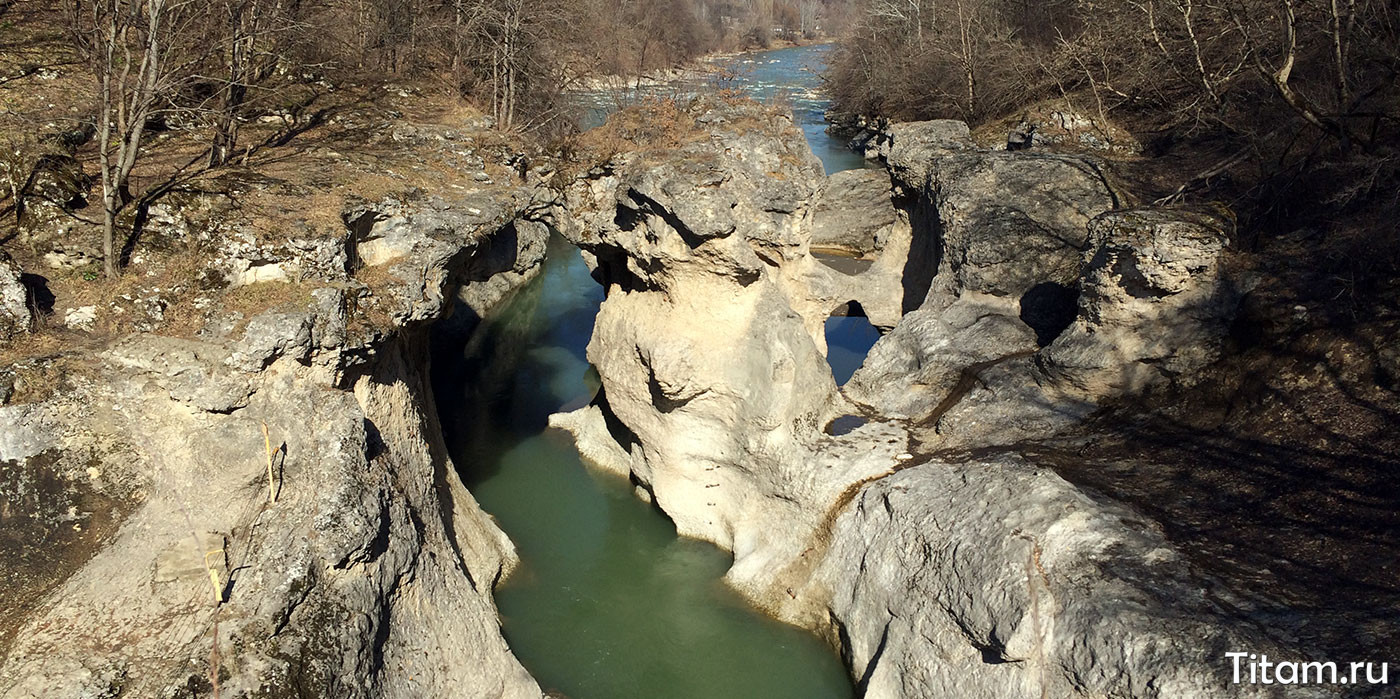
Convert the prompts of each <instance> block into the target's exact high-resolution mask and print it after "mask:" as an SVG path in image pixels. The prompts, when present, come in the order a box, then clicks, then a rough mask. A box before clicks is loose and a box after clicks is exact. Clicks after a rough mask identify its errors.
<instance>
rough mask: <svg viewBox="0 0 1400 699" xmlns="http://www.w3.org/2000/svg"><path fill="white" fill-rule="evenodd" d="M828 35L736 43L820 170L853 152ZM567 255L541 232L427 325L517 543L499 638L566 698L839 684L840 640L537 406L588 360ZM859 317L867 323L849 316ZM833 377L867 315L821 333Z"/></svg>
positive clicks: (471, 459)
mask: <svg viewBox="0 0 1400 699" xmlns="http://www.w3.org/2000/svg"><path fill="white" fill-rule="evenodd" d="M826 50H827V48H826V47H799V48H792V49H782V50H778V51H771V52H763V53H757V54H751V55H748V56H744V57H741V58H740V59H738V60H742V61H749V62H751V63H749V65H751V66H752V67H753V69H752V70H751V71H748V72H747V73H746V75H747V76H748V77H747V79H746V85H748V86H750V87H751V88H752V89H753V90H754V91H756V92H757V93H760V94H759V95H758V96H763V94H768V95H771V94H775V93H776V92H778V91H786V92H788V93H791V94H794V95H796V96H795V97H794V98H793V101H794V117H795V120H797V121H798V122H799V123H800V124H801V125H802V128H803V131H804V133H805V134H806V135H807V137H808V141H809V143H811V144H812V146H813V150H814V152H815V153H816V154H817V155H819V156H820V157H821V158H822V160H823V163H824V165H825V166H826V168H827V169H828V170H829V171H830V170H834V169H847V168H850V167H856V166H861V165H862V164H863V161H862V159H861V158H859V157H858V156H856V155H855V154H854V153H852V152H850V151H849V150H846V149H844V147H843V145H842V144H841V143H840V141H839V140H837V139H834V138H832V137H830V136H828V135H827V134H826V133H825V131H824V124H823V123H822V121H821V120H822V108H823V103H822V102H821V101H820V98H819V97H817V96H816V93H815V92H814V90H815V88H816V85H817V81H818V79H819V78H818V76H817V74H816V72H815V67H816V66H817V65H818V64H819V62H820V60H821V57H822V56H823V55H824V53H825V51H826ZM603 295H604V294H603V288H602V287H601V286H600V285H599V284H598V283H597V282H596V281H594V280H593V279H592V278H591V277H590V275H589V271H588V268H587V267H586V266H585V264H584V262H583V259H582V257H581V256H580V254H579V251H578V250H577V249H576V248H574V247H573V246H572V245H570V244H569V243H568V242H566V241H565V240H563V239H562V238H560V237H559V236H557V235H555V236H552V237H551V240H550V243H549V247H548V252H547V255H546V261H545V263H544V267H543V269H542V271H541V272H540V274H539V275H538V276H537V277H535V278H534V279H533V280H532V281H531V282H529V283H528V284H527V285H526V286H525V287H523V288H521V289H519V290H518V291H516V292H515V293H514V294H513V295H512V296H511V297H510V298H509V299H508V300H506V301H505V302H504V303H503V304H502V305H501V306H500V307H498V308H497V309H495V310H494V311H493V312H492V313H491V314H490V315H489V317H487V318H485V319H484V320H483V321H482V322H481V324H480V325H479V326H478V327H477V328H476V329H475V330H474V331H473V332H471V333H470V334H469V335H467V336H465V337H463V336H455V337H454V336H453V335H452V333H450V332H446V331H444V332H440V333H439V336H438V338H437V341H436V347H435V351H434V358H433V367H434V369H433V371H434V384H435V387H434V392H435V395H436V396H437V401H438V410H439V412H440V414H441V418H442V423H443V429H444V433H445V435H446V438H447V442H448V448H449V451H450V452H451V456H452V459H453V461H454V463H456V464H457V465H458V468H459V469H460V472H461V475H462V478H463V480H464V482H465V483H466V484H467V485H468V487H469V488H470V490H471V491H472V493H473V494H474V495H475V497H476V498H477V500H478V501H479V502H480V504H481V506H482V507H483V508H484V509H485V510H486V511H487V512H489V513H490V514H492V515H493V516H494V517H495V518H496V519H497V521H498V522H499V523H500V525H501V527H502V529H503V530H504V531H505V532H506V533H507V534H508V535H509V536H510V538H511V540H512V541H514V542H515V544H516V546H517V547H518V549H519V554H520V558H521V562H522V563H521V566H520V568H519V569H518V570H517V571H516V572H515V573H514V574H513V575H512V576H511V577H510V578H509V579H508V580H507V581H505V582H504V583H503V584H502V585H501V586H500V587H499V588H498V589H497V591H496V600H497V604H498V606H499V608H500V614H501V619H502V625H503V629H504V633H505V636H506V639H507V641H508V642H509V644H510V647H511V649H512V651H514V653H515V654H516V655H517V657H519V658H520V660H521V662H522V663H523V664H524V665H525V667H526V668H527V669H528V670H529V671H530V672H531V673H532V674H533V675H534V676H535V678H536V679H537V680H538V681H539V683H540V685H541V688H543V689H544V690H545V691H547V692H556V693H559V694H561V695H563V696H568V697H571V698H573V699H590V698H598V699H606V698H612V697H674V698H689V697H694V698H696V699H701V698H709V697H714V698H719V697H770V698H775V699H778V698H782V697H792V698H793V699H799V698H800V699H823V698H831V699H839V698H843V697H850V696H852V695H853V689H852V685H851V681H850V679H849V677H848V675H847V672H846V669H845V668H844V667H843V665H842V663H841V661H840V659H839V658H838V657H837V655H836V653H835V652H834V651H833V649H832V648H830V647H829V646H828V645H827V644H826V643H825V642H824V641H823V640H821V639H819V638H818V637H816V636H815V635H813V634H811V633H809V632H807V631H804V630H801V629H799V628H797V627H794V626H790V625H787V624H784V623H781V622H779V621H776V620H774V619H772V618H770V617H768V616H767V615H765V614H763V613H762V612H761V611H759V610H757V609H755V608H753V607H752V606H751V605H749V604H748V603H746V602H745V601H744V600H742V599H741V598H740V596H739V595H738V594H736V593H735V592H734V591H733V590H731V589H730V588H729V587H728V586H726V585H725V584H724V582H723V581H722V580H721V578H722V577H723V575H724V573H725V571H726V570H727V569H728V568H729V566H730V564H731V556H730V555H729V554H728V553H726V552H724V551H722V550H720V549H719V548H716V547H715V546H713V545H711V544H709V543H705V542H701V541H696V540H692V539H687V538H682V537H678V536H677V534H676V529H675V527H674V525H673V524H672V523H671V521H670V520H669V519H667V517H666V516H665V515H664V514H663V513H662V512H661V511H660V510H659V509H657V508H656V507H654V506H652V505H650V504H648V503H647V502H644V501H643V500H642V499H639V498H638V497H636V495H635V494H634V493H633V486H632V485H631V484H629V483H628V482H627V481H626V480H625V479H622V478H619V477H616V476H612V475H608V474H603V473H598V472H595V471H592V470H590V469H588V468H586V467H585V466H584V464H583V463H582V462H581V460H580V458H579V455H578V452H577V451H576V449H575V447H574V445H573V443H572V442H571V441H570V439H569V438H568V437H567V435H565V434H563V433H562V432H559V431H557V430H551V429H549V428H548V427H547V420H548V417H549V415H550V414H552V413H555V412H559V411H561V410H571V409H574V408H577V407H579V406H581V405H584V404H586V403H587V402H588V401H589V400H591V399H592V398H593V397H594V395H595V393H596V392H597V390H598V386H599V384H598V380H597V377H596V374H595V373H594V372H593V371H592V369H591V367H590V366H589V364H588V361H587V358H586V356H585V349H586V347H587V345H588V342H589V338H590V336H591V334H592V331H593V324H594V318H595V317H596V316H597V314H598V309H599V304H600V303H601V302H602V300H603ZM862 325H863V326H864V327H862ZM828 337H829V338H831V340H830V341H831V344H832V347H833V353H834V356H839V360H834V362H835V364H836V365H837V366H836V371H837V373H838V374H840V376H838V377H837V378H838V380H844V379H845V378H846V377H848V376H849V374H850V372H852V371H854V369H855V367H856V366H858V365H859V363H860V359H861V358H863V355H864V351H865V350H868V349H869V345H870V344H873V342H874V340H875V339H876V338H878V335H877V334H875V333H874V331H873V329H872V328H869V324H868V323H865V321H864V319H863V318H849V317H841V318H833V322H832V324H831V326H830V328H829V330H828Z"/></svg>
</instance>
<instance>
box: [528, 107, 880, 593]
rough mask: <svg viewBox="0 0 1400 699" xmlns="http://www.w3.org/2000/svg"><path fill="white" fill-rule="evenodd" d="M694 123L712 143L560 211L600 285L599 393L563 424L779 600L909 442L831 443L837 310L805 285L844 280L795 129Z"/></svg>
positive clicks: (654, 161) (753, 122)
mask: <svg viewBox="0 0 1400 699" xmlns="http://www.w3.org/2000/svg"><path fill="white" fill-rule="evenodd" d="M686 116H687V118H690V119H694V120H696V124H698V125H699V126H697V128H704V129H706V131H705V132H704V133H705V134H706V135H705V136H704V137H703V138H700V139H696V140H692V141H690V142H689V143H687V144H685V145H683V146H680V147H678V148H675V149H668V150H665V151H663V152H660V153H655V152H649V153H640V154H633V155H631V156H626V157H624V158H621V159H619V160H617V161H615V162H613V163H610V164H609V167H608V168H606V169H599V170H597V171H595V172H594V173H593V174H591V175H585V176H583V177H582V178H581V179H580V180H579V181H578V182H576V183H575V184H574V185H573V186H571V187H570V188H569V189H568V190H567V191H566V192H565V197H564V199H563V202H562V204H563V205H562V206H561V207H560V208H558V209H556V210H555V211H554V213H553V215H554V216H555V217H556V219H557V220H558V221H559V227H560V228H561V229H562V230H563V232H564V233H565V234H566V235H568V236H570V237H572V238H574V239H575V240H576V241H577V242H578V243H579V245H580V246H581V247H582V248H583V249H584V250H585V251H586V252H588V253H589V254H590V255H592V256H593V257H594V258H595V259H596V260H597V264H598V270H597V273H598V276H599V277H600V279H602V280H603V281H604V283H605V284H606V286H607V299H606V300H605V301H604V302H603V304H602V308H601V310H600V312H599V314H598V319H597V323H596V325H595V330H594V335H593V340H592V342H591V343H590V344H589V347H588V359H589V361H590V362H591V363H592V364H593V365H594V367H596V368H597V370H598V373H599V376H600V377H601V378H602V383H603V391H602V392H603V395H604V396H605V397H606V398H605V400H603V401H601V402H600V404H599V405H597V406H592V407H589V408H585V409H583V410H581V411H579V412H577V413H574V414H572V415H568V416H562V417H560V418H557V419H556V421H555V422H556V424H559V425H561V426H565V427H567V428H569V429H571V430H572V431H574V432H575V433H576V434H577V435H578V436H579V440H580V443H581V445H582V448H583V449H584V450H585V452H586V453H587V455H588V456H590V458H592V459H593V460H595V461H597V462H599V463H601V464H602V465H604V466H606V467H609V468H612V469H615V470H618V471H620V472H622V473H624V474H626V475H628V476H630V477H631V478H633V479H634V480H635V481H636V482H637V483H638V484H639V485H640V486H641V487H643V488H645V489H646V490H647V491H648V492H649V493H650V494H651V496H652V497H654V498H655V500H656V502H657V503H658V504H659V505H660V506H661V507H662V509H664V510H665V511H666V512H667V513H668V514H669V515H670V516H671V517H672V519H673V520H675V523H676V527H677V530H678V531H679V532H680V533H681V534H682V535H685V536H693V537H697V538H702V539H706V540H708V541H712V542H715V543H716V544H719V545H720V546H723V547H724V548H726V549H729V550H731V551H733V552H734V554H735V565H734V568H733V570H732V571H731V573H730V580H731V581H733V582H734V583H735V584H736V585H738V586H739V587H740V588H741V589H745V590H746V592H748V593H749V594H750V596H752V597H754V598H755V599H759V600H763V601H765V602H768V601H770V600H776V599H777V597H776V596H775V595H774V594H773V590H774V589H775V587H777V586H782V585H783V582H782V580H783V579H785V578H783V576H778V578H779V579H775V578H774V576H773V572H774V570H775V569H777V568H781V567H783V566H787V565H791V564H793V563H794V562H797V561H799V560H800V559H802V557H803V553H802V552H803V549H804V548H807V547H808V546H809V544H810V541H809V540H810V539H811V537H813V536H815V535H816V532H817V531H818V530H819V529H820V528H821V527H822V526H823V518H824V516H825V513H826V510H827V509H828V508H827V505H828V503H830V502H832V501H834V500H835V499H837V498H838V497H839V496H840V494H841V493H842V492H843V491H844V490H845V489H846V488H847V487H848V486H850V485H851V484H852V483H855V482H857V481H859V480H861V479H863V478H866V477H869V476H871V475H874V474H876V473H881V472H884V471H885V470H887V469H888V468H890V467H891V466H892V465H893V464H894V463H895V461H894V458H893V457H894V455H895V454H898V453H899V452H900V451H901V450H902V447H903V443H902V440H900V439H898V438H897V437H896V436H895V433H894V431H893V430H892V429H891V428H889V427H888V426H883V425H874V424H872V425H868V426H866V427H864V428H862V429H860V430H857V432H855V433H852V434H849V435H844V436H840V437H835V436H830V435H825V434H823V433H822V428H823V427H824V426H825V425H826V424H827V423H829V422H830V421H831V420H832V419H834V418H836V417H837V416H839V415H841V414H842V413H843V412H844V411H845V410H846V408H845V407H844V406H843V401H842V399H841V398H840V397H839V394H838V393H837V390H836V385H835V383H834V381H833V380H832V376H831V371H830V369H829V368H828V366H827V364H826V362H825V360H824V358H823V352H822V349H823V347H822V345H823V342H822V337H823V336H822V324H823V323H824V321H825V320H826V317H827V314H828V312H829V310H830V306H829V304H832V303H833V300H832V299H829V298H820V297H814V296H813V292H812V285H811V284H809V283H808V282H809V279H810V278H812V277H814V276H817V277H822V278H826V276H827V275H835V274H838V273H836V272H834V271H831V270H829V269H827V268H825V267H824V266H823V265H821V263H819V262H817V261H816V260H815V259H813V258H812V256H811V255H810V254H809V252H808V245H807V241H806V237H805V236H806V231H805V228H804V226H805V224H806V222H807V220H808V217H809V215H810V209H811V202H812V199H813V198H814V197H815V196H816V195H817V193H818V192H819V191H820V190H821V188H822V186H823V184H824V181H823V176H822V174H821V166H820V164H819V163H818V162H817V161H816V159H815V158H814V157H813V156H812V155H811V152H810V151H809V150H808V149H807V146H806V143H805V141H804V140H803V138H802V135H801V132H800V131H798V130H797V129H796V128H795V127H794V126H793V125H792V123H791V120H790V118H789V117H787V116H785V115H778V114H772V113H768V112H766V111H763V110H758V109H756V108H755V106H753V105H749V104H743V103H740V104H729V103H726V102H723V101H717V102H713V103H710V102H706V103H702V104H701V105H698V106H696V107H694V108H693V111H691V112H689V113H687V115H686ZM871 443H878V444H879V445H880V446H878V447H877V448H873V449H872V448H869V446H868V445H870V444H871ZM857 445H861V446H857Z"/></svg>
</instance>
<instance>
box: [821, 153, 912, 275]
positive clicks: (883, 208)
mask: <svg viewBox="0 0 1400 699" xmlns="http://www.w3.org/2000/svg"><path fill="white" fill-rule="evenodd" d="M898 224H899V216H898V211H897V210H896V209H895V207H894V206H893V205H892V204H891V203H890V176H889V174H888V173H886V172H885V171H884V170H845V171H842V172H837V173H834V174H832V175H831V176H830V177H828V178H827V181H826V188H825V190H823V192H822V195H821V197H820V198H819V199H818V200H817V203H816V206H815V207H814V208H813V211H812V223H811V244H812V246H813V247H825V248H837V249H840V250H845V251H848V252H851V253H855V254H858V255H869V254H872V253H875V252H877V251H879V250H882V249H884V247H885V243H886V242H887V240H888V237H889V234H890V230H891V229H892V228H894V227H895V226H897V225H898Z"/></svg>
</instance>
